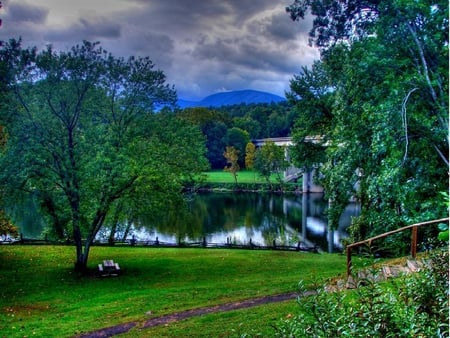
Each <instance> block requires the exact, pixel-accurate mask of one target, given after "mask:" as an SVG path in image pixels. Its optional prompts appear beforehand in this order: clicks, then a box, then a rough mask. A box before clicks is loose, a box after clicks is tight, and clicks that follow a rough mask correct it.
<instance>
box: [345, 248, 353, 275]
mask: <svg viewBox="0 0 450 338" xmlns="http://www.w3.org/2000/svg"><path fill="white" fill-rule="evenodd" d="M346 251H347V277H350V276H351V274H352V247H351V246H347V249H346Z"/></svg>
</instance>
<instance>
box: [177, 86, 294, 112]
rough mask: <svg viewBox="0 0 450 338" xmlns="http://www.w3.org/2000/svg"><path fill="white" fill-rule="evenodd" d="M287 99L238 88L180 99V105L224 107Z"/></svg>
mask: <svg viewBox="0 0 450 338" xmlns="http://www.w3.org/2000/svg"><path fill="white" fill-rule="evenodd" d="M282 101H286V99H285V98H283V97H281V96H278V95H275V94H271V93H267V92H261V91H258V90H251V89H246V90H236V91H231V92H223V93H217V94H212V95H209V96H207V97H205V98H204V99H203V100H201V101H186V100H179V101H178V105H179V106H180V108H189V107H222V106H231V105H234V104H242V103H245V104H251V103H271V102H274V103H277V102H282Z"/></svg>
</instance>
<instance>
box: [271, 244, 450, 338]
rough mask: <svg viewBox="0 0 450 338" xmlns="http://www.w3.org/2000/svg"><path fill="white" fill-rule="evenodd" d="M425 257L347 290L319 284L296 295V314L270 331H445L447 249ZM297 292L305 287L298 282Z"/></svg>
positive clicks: (396, 333) (412, 334) (363, 333)
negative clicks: (406, 269) (412, 269)
mask: <svg viewBox="0 0 450 338" xmlns="http://www.w3.org/2000/svg"><path fill="white" fill-rule="evenodd" d="M428 262H429V263H428V265H426V267H425V268H424V269H423V270H422V271H420V272H418V273H416V274H411V275H406V276H403V277H399V278H397V279H392V280H389V281H388V282H386V283H384V284H382V283H376V282H373V280H372V279H367V280H366V279H364V280H360V281H359V283H360V287H359V288H358V289H356V290H355V291H352V292H334V293H330V292H328V291H326V290H325V289H324V288H321V287H319V288H317V290H316V294H315V295H313V296H309V297H300V298H299V300H298V303H299V307H300V309H299V314H298V315H297V316H295V317H294V318H290V319H287V320H283V321H282V322H281V323H280V325H279V326H278V327H277V328H276V334H275V336H276V337H447V336H448V333H449V325H448V324H449V312H448V306H449V303H448V287H449V280H448V252H447V251H445V250H444V251H436V252H434V253H432V254H431V256H430V258H429V260H428ZM363 285H364V286H363ZM300 292H301V294H302V293H303V294H304V293H305V292H306V289H305V287H304V286H303V284H300Z"/></svg>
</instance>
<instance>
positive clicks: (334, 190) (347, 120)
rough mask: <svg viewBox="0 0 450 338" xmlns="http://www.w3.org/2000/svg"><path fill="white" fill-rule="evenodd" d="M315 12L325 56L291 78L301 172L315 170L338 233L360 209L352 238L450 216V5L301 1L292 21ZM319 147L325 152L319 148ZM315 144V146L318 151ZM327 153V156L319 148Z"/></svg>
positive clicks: (316, 35) (295, 6) (295, 152)
mask: <svg viewBox="0 0 450 338" xmlns="http://www.w3.org/2000/svg"><path fill="white" fill-rule="evenodd" d="M307 10H311V11H312V13H313V14H315V15H317V17H316V18H315V20H314V26H313V29H312V32H311V38H312V40H313V41H314V42H315V43H316V44H317V45H318V46H319V47H321V60H320V61H319V62H317V63H315V64H314V65H313V67H312V68H311V70H308V69H304V70H303V71H302V73H301V74H300V75H298V76H296V77H294V79H293V80H292V81H291V93H290V94H289V95H288V96H289V97H290V100H291V102H293V103H294V104H295V107H296V111H297V114H298V119H297V121H296V124H295V128H294V129H293V132H292V134H293V136H294V139H295V140H296V141H297V142H302V141H304V140H305V138H306V137H307V136H308V134H309V135H310V136H314V135H320V136H321V137H322V139H323V142H321V143H317V144H314V143H313V144H307V143H304V142H302V144H299V145H297V146H296V147H295V148H294V149H293V157H294V159H295V160H296V163H297V164H298V165H299V166H303V167H308V166H314V165H319V166H320V171H321V173H320V174H321V175H319V176H320V177H322V182H321V183H322V185H323V186H324V187H325V192H326V195H327V197H328V198H329V199H330V201H331V207H330V208H329V220H330V223H331V225H332V226H333V227H337V225H338V220H339V216H340V214H341V212H342V210H343V208H344V207H345V205H346V204H347V202H348V200H349V198H350V197H354V198H356V199H357V200H358V201H359V202H360V203H361V216H360V217H359V219H356V221H355V223H354V225H353V228H352V233H353V236H354V239H357V238H364V237H366V236H370V235H375V234H379V233H381V232H384V231H387V230H390V229H393V228H397V227H399V226H402V225H406V224H411V223H414V222H419V221H423V220H429V219H436V218H441V217H443V216H444V215H447V214H448V210H446V209H445V208H444V207H443V206H442V205H441V204H440V203H439V195H438V192H439V191H442V190H444V189H446V188H447V187H448V173H447V171H448V163H449V162H448V95H447V94H446V93H447V92H448V71H447V70H448V34H446V33H442V32H443V31H446V32H447V31H448V4H447V3H446V2H444V1H441V0H438V1H429V2H416V1H410V0H401V1H400V0H399V1H343V2H339V3H337V2H334V1H331V2H323V1H319V0H311V1H309V0H303V1H302V0H296V1H294V2H293V4H292V5H291V6H290V7H288V12H289V13H290V14H291V17H292V18H293V19H294V20H298V19H301V18H303V17H304V15H305V13H306V11H307ZM319 146H320V147H319ZM315 147H316V148H317V149H315ZM324 148H325V150H323V149H324Z"/></svg>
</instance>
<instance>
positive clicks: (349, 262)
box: [346, 217, 449, 277]
mask: <svg viewBox="0 0 450 338" xmlns="http://www.w3.org/2000/svg"><path fill="white" fill-rule="evenodd" d="M448 221H449V218H448V217H447V218H441V219H436V220H433V221H427V222H421V223H416V224H412V225H408V226H405V227H402V228H399V229H396V230H392V231H389V232H386V233H384V234H381V235H378V236H374V237H372V238H369V239H366V240H364V241H360V242H356V243H352V244H349V245H347V248H346V251H347V277H350V275H351V273H352V249H353V248H356V247H358V246H361V245H364V244H367V243H369V244H370V243H371V242H373V241H375V240H377V239H381V238H385V237H388V236H390V235H392V234H395V233H398V232H402V231H405V230H409V229H411V256H412V257H413V258H416V254H417V228H418V227H421V226H424V225H431V224H436V223H444V222H446V223H448Z"/></svg>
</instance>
